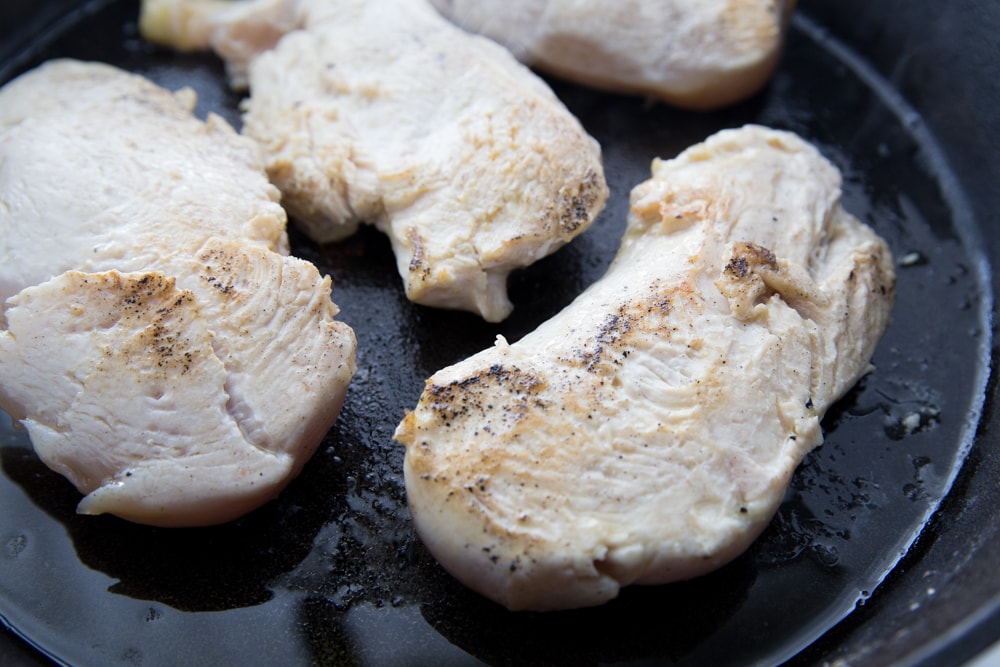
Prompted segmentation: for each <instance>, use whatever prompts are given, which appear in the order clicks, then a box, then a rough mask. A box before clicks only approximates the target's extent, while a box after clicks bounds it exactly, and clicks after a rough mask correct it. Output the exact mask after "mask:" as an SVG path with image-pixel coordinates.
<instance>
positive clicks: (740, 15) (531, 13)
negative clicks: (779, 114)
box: [431, 0, 795, 110]
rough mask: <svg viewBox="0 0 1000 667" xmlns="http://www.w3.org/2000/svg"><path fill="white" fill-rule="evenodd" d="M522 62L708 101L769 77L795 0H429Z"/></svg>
mask: <svg viewBox="0 0 1000 667" xmlns="http://www.w3.org/2000/svg"><path fill="white" fill-rule="evenodd" d="M431 2H432V3H433V4H434V5H435V6H436V7H437V8H438V9H439V10H440V11H441V13H442V14H444V15H445V16H447V17H449V18H450V19H452V20H453V21H455V22H456V23H457V24H458V25H461V26H462V27H464V28H466V29H468V30H472V31H473V32H478V33H481V34H483V35H486V36H487V37H490V38H492V39H495V40H496V41H498V42H500V43H501V44H504V45H505V46H507V47H508V48H509V49H510V50H511V51H512V52H513V53H514V55H516V56H517V57H518V58H519V59H520V60H521V61H522V62H524V63H526V64H528V65H531V66H533V67H537V68H539V69H541V70H544V71H547V72H549V73H552V74H555V75H557V76H561V77H564V78H566V79H569V80H572V81H576V82H579V83H582V84H585V85H590V86H594V87H597V88H603V89H607V90H613V91H621V92H627V93H640V94H645V95H649V96H651V97H653V98H656V99H660V100H662V101H664V102H667V103H669V104H672V105H675V106H679V107H684V108H688V109H701V110H707V109H715V108H718V107H722V106H725V105H728V104H733V103H735V102H739V101H740V100H742V99H744V98H747V97H749V96H750V95H752V94H753V93H755V92H757V91H758V90H760V89H761V88H762V87H763V86H764V84H765V83H766V82H767V81H768V79H769V78H770V77H771V74H772V73H773V72H774V68H775V67H776V65H777V63H778V59H779V57H780V54H781V51H782V45H783V43H784V33H785V28H786V25H787V21H788V17H789V15H790V14H791V12H792V9H793V8H794V6H795V0H626V1H624V2H602V0H549V1H546V2H541V1H540V0H503V1H502V2H501V1H499V0H431Z"/></svg>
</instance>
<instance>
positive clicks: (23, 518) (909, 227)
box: [0, 2, 990, 665]
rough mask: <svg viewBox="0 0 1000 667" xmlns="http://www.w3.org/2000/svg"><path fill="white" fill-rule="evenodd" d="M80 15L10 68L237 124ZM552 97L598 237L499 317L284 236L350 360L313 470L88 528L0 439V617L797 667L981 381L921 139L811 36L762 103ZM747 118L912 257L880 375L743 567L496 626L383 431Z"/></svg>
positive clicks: (107, 9)
mask: <svg viewBox="0 0 1000 667" xmlns="http://www.w3.org/2000/svg"><path fill="white" fill-rule="evenodd" d="M92 8H93V11H92V12H85V13H82V14H79V15H78V16H77V17H76V18H75V19H74V22H72V23H71V24H68V25H65V26H63V29H62V30H61V31H58V32H52V33H47V34H46V35H45V36H44V37H43V38H41V39H40V40H39V42H37V46H36V48H35V50H33V52H32V54H31V55H30V56H22V57H21V58H20V59H16V60H12V61H9V62H7V63H0V67H3V68H4V69H3V70H2V71H3V72H5V73H6V76H8V77H9V76H10V75H12V74H13V73H15V72H16V71H19V70H22V69H24V68H25V67H27V66H30V65H33V64H36V63H37V62H39V61H40V60H42V59H45V58H49V57H56V56H73V57H78V58H84V59H97V60H104V61H107V62H111V63H113V64H117V65H120V66H123V67H125V68H127V69H131V70H133V71H137V72H140V73H142V74H145V75H147V76H149V77H151V78H152V79H154V80H155V81H157V82H159V83H161V84H164V85H167V86H168V87H177V86H179V85H191V86H193V87H195V88H196V89H197V90H198V91H199V93H200V95H201V104H200V107H199V111H200V112H201V113H204V112H205V111H207V110H209V109H212V110H215V111H217V112H219V113H221V114H222V115H223V116H225V117H227V118H228V119H230V120H231V121H232V122H234V123H235V122H238V114H237V111H236V105H237V103H238V97H237V96H235V95H233V94H232V93H231V92H230V91H229V90H228V89H227V88H226V87H225V81H224V78H223V75H222V67H221V65H220V64H219V62H218V61H217V60H216V59H215V58H213V57H211V56H179V55H176V54H173V53H171V52H167V51H162V50H156V49H153V48H151V47H149V46H148V45H145V44H144V43H142V41H141V40H139V39H138V38H137V37H136V35H135V17H134V11H135V9H134V4H133V3H128V2H101V3H97V4H94V5H92ZM95 35H100V36H101V37H100V38H99V39H95V38H94V36H95ZM553 85H554V88H555V90H556V92H557V93H558V94H559V95H560V96H561V97H562V98H563V100H564V101H565V102H566V103H567V105H568V106H569V107H570V108H571V110H573V111H574V112H575V113H576V114H577V115H578V116H579V117H580V118H581V120H582V121H583V123H584V124H585V126H586V127H587V129H588V130H589V131H590V132H591V133H592V134H594V135H595V136H596V137H597V138H598V139H599V140H600V141H601V144H602V146H603V149H604V154H605V161H606V170H607V174H608V180H609V185H610V187H611V190H612V198H611V200H610V201H609V204H608V207H607V209H606V211H605V212H604V213H603V214H602V215H601V217H600V218H599V219H598V220H597V222H596V223H595V225H594V226H593V227H592V228H591V229H590V230H589V231H588V232H587V233H585V234H584V235H583V236H581V237H580V238H578V239H577V240H576V241H574V242H573V243H572V244H571V245H570V246H568V247H566V248H564V249H563V250H561V251H559V252H558V253H556V254H555V255H553V256H552V257H550V258H547V259H545V260H543V261H542V262H540V263H538V264H537V265H535V266H533V267H531V268H529V269H527V270H524V271H522V272H520V273H518V274H515V275H514V276H513V277H512V280H511V296H512V299H513V301H514V303H515V306H516V310H515V312H514V315H513V316H512V317H511V318H510V319H509V320H508V321H507V322H504V323H503V324H501V325H488V324H485V323H483V322H482V321H480V320H478V319H476V318H475V317H473V316H471V315H466V314H461V313H449V312H439V311H433V310H430V309H426V308H422V307H418V306H413V305H412V304H409V303H408V302H407V301H406V299H405V298H404V296H403V294H402V290H401V286H400V281H399V279H398V277H397V275H396V271H395V265H394V261H393V258H392V255H391V251H390V249H389V244H388V242H387V241H386V240H385V239H384V238H383V237H382V236H381V235H379V234H378V233H376V232H374V231H373V230H371V229H366V230H363V231H362V232H361V233H359V234H358V235H357V236H356V237H354V238H352V239H349V240H347V241H345V242H343V243H340V244H335V245H329V246H324V247H320V246H316V245H313V244H310V243H308V242H307V241H305V240H304V239H303V238H301V237H300V236H298V235H296V234H295V233H294V232H293V234H292V237H293V246H294V252H296V253H297V254H299V255H300V256H302V257H305V258H306V259H309V260H311V261H313V262H315V263H316V264H317V265H318V266H319V268H320V270H321V271H323V272H327V273H329V274H330V275H331V276H332V277H333V280H334V300H335V301H336V302H337V303H338V304H339V305H340V306H341V309H342V313H341V319H343V320H344V321H346V322H347V323H349V324H350V325H351V326H353V327H354V328H355V330H356V332H357V335H358V340H359V372H358V375H357V377H356V378H355V380H354V382H353V384H352V387H351V390H350V392H349V394H348V399H347V403H346V405H345V408H344V412H343V414H342V416H341V418H340V420H339V421H338V423H337V425H336V426H335V428H334V429H333V431H332V432H331V433H330V435H329V437H328V439H327V441H326V442H325V444H324V446H323V447H321V449H320V451H319V452H318V453H317V455H316V457H315V458H314V459H313V460H312V461H311V462H310V463H309V465H307V466H306V469H305V470H304V472H303V474H302V476H301V477H300V478H299V479H298V480H296V481H295V482H294V483H293V484H292V485H291V486H290V487H289V488H288V489H287V491H286V492H285V493H284V494H283V495H282V496H281V497H280V498H279V499H278V500H277V501H276V502H274V503H271V504H270V505H268V506H266V507H264V508H262V509H261V510H259V511H257V512H255V513H253V514H252V515H250V516H248V517H245V518H244V519H241V520H239V521H236V522H234V523H232V524H229V525H226V526H221V527H217V528H210V529H197V530H163V529H153V528H147V527H142V526H134V525H130V524H127V523H124V522H122V521H119V520H117V519H114V518H110V517H96V518H95V517H79V516H76V515H75V513H74V508H75V505H76V502H77V500H78V495H77V494H76V492H75V491H74V490H73V489H72V487H71V486H70V485H69V484H68V483H67V482H65V481H64V480H63V479H62V478H61V477H59V476H58V475H56V474H55V473H53V472H50V471H48V470H47V469H46V468H45V467H44V466H42V465H41V464H40V463H39V462H38V460H37V458H35V456H34V455H33V454H32V453H31V451H30V445H29V444H28V441H27V438H26V437H25V436H24V435H23V434H20V433H16V432H14V431H13V430H12V429H10V427H9V426H8V425H7V423H6V420H4V423H3V425H2V427H0V428H2V430H0V466H2V476H0V507H2V508H3V509H2V513H0V545H2V547H3V548H2V549H0V561H2V565H0V615H2V617H3V618H4V619H6V620H7V622H9V623H10V624H11V625H13V626H14V627H15V628H16V629H17V631H18V632H19V633H21V634H23V635H24V636H26V637H28V638H29V640H30V641H31V642H32V643H34V644H35V645H36V646H38V647H39V648H40V649H41V650H43V651H44V652H46V653H48V654H50V655H52V656H54V657H56V658H58V659H60V660H64V661H67V662H70V663H74V664H139V663H141V664H143V665H154V664H168V663H169V664H221V663H223V662H224V663H228V664H286V665H288V664H309V663H318V664H399V663H400V662H410V663H412V664H428V663H435V664H466V663H475V662H477V661H479V662H483V663H488V664H553V665H555V664H587V663H597V662H615V663H629V662H644V661H658V662H663V661H666V662H673V663H678V664H690V665H695V664H698V665H725V664H739V665H747V664H752V663H755V662H758V663H761V664H769V663H778V662H781V661H784V660H787V659H788V658H790V657H791V656H793V655H794V654H795V653H796V652H798V651H799V650H801V648H803V647H804V646H806V645H807V644H809V643H810V642H811V641H813V640H814V639H815V638H817V637H818V636H819V635H820V634H822V633H823V632H825V631H826V630H828V629H829V628H830V627H832V626H833V625H834V624H835V623H836V622H837V621H838V620H840V619H841V618H843V617H844V615H846V614H847V613H849V612H850V610H851V609H852V608H854V606H855V605H856V604H859V603H863V602H864V599H865V598H866V597H867V596H868V595H870V594H871V592H872V591H873V590H874V587H875V586H876V585H877V584H878V583H879V582H880V581H881V580H882V579H883V578H884V576H885V575H886V574H887V573H888V572H889V571H890V570H891V569H892V567H893V566H894V564H895V563H896V562H897V560H898V559H899V558H900V556H901V555H902V554H903V553H904V552H905V551H906V549H907V548H908V546H909V545H910V544H911V542H912V540H913V539H914V538H915V536H916V535H917V533H918V532H919V530H920V529H921V527H922V525H923V523H924V521H925V520H926V519H927V517H928V515H929V513H930V512H931V511H933V509H934V508H935V507H936V505H937V503H938V502H939V500H940V498H941V497H942V495H943V494H944V493H945V492H946V491H947V489H948V487H949V485H950V483H951V480H952V478H953V475H954V472H955V470H956V468H957V466H958V465H959V464H960V462H961V460H962V458H963V456H964V452H965V448H966V447H967V445H968V438H969V437H970V434H971V427H972V425H973V424H972V420H974V418H975V416H976V414H977V413H978V407H979V402H980V400H981V392H982V385H983V383H984V381H985V375H984V372H985V363H986V362H985V356H984V353H983V352H982V351H983V350H985V349H987V347H988V341H987V340H986V338H987V336H988V335H989V332H988V330H987V329H986V328H985V327H984V325H983V317H984V315H983V313H984V312H987V310H988V308H987V306H988V302H989V298H990V296H989V293H988V288H987V287H986V282H985V279H984V276H983V275H982V273H983V267H982V265H981V263H980V259H979V258H978V256H977V255H976V254H975V251H974V250H972V248H974V247H975V246H974V244H973V243H972V242H971V241H970V237H969V235H970V234H972V233H973V230H971V229H968V228H967V225H968V224H969V221H968V220H967V219H965V218H964V215H965V214H964V212H963V210H962V209H961V206H960V202H958V201H957V198H958V194H957V193H956V192H954V191H951V190H943V189H942V187H941V184H942V183H947V182H948V180H949V178H950V176H949V175H948V174H947V173H945V172H942V171H941V166H940V164H939V163H937V162H936V161H935V160H934V156H935V155H936V153H935V152H934V150H933V146H932V145H930V143H929V139H928V137H927V136H926V135H924V134H922V132H921V128H920V125H919V119H918V118H916V117H915V116H912V115H911V114H909V113H908V112H907V111H906V109H904V108H902V106H901V105H900V104H899V103H898V102H897V101H895V98H894V97H893V96H892V91H891V90H889V89H888V88H885V87H880V86H884V84H882V83H880V82H878V81H875V80H873V79H872V77H871V76H870V75H869V73H867V72H866V71H865V70H864V69H863V67H862V68H861V69H859V66H858V64H857V63H855V62H854V61H853V60H852V57H851V56H850V54H847V53H844V52H842V51H841V50H839V48H838V47H837V46H836V45H835V44H830V43H828V42H826V41H825V40H824V39H823V38H822V35H821V34H820V33H819V32H818V31H817V30H816V29H815V27H814V26H813V25H812V24H811V23H809V22H808V21H807V20H804V19H803V18H801V17H800V18H799V19H798V20H797V21H796V23H795V26H794V28H793V30H792V32H791V35H790V39H789V45H788V50H787V53H786V57H785V59H784V61H783V64H782V66H781V68H780V69H779V71H778V73H777V75H776V76H775V79H774V81H773V82H772V84H771V85H770V86H769V88H768V89H767V90H766V91H765V92H764V93H763V94H761V95H760V96H758V97H757V98H755V99H754V100H752V101H750V102H748V103H746V104H743V105H740V106H739V107H736V108H733V109H729V110H726V111H723V112H719V113H713V114H705V115H699V114H689V113H682V112H678V111H673V110H670V109H667V108H664V107H662V106H659V105H649V104H646V103H644V102H643V101H642V100H638V99H633V98H626V97H618V96H609V95H603V94H600V93H596V92H593V91H589V90H585V89H581V88H577V87H573V86H569V85H564V84H559V83H554V84H553ZM746 122H756V123H762V124H766V125H772V126H775V127H780V128H785V129H790V130H793V131H796V132H798V133H800V134H801V135H803V136H804V137H805V138H807V139H809V140H811V141H813V142H814V143H816V144H817V145H818V146H819V148H820V149H821V150H822V151H823V152H824V153H825V154H826V155H827V156H828V157H829V158H831V159H832V160H833V161H834V163H836V164H837V166H838V167H840V168H841V169H842V170H843V172H844V177H845V204H846V206H847V208H848V209H849V210H851V211H852V212H853V213H855V214H856V215H858V216H859V217H861V218H862V219H864V220H865V221H866V222H868V223H869V224H871V225H873V226H874V227H875V228H876V229H877V230H878V231H879V232H880V233H881V234H883V235H884V236H885V237H886V238H887V239H888V241H889V242H890V244H891V246H892V249H893V251H894V253H895V254H896V256H897V258H898V259H899V260H901V265H900V266H899V267H898V272H899V281H898V293H899V296H898V302H897V305H896V310H895V313H894V322H893V325H892V326H891V328H890V330H889V332H888V333H887V334H886V337H885V338H884V340H883V341H882V343H881V345H880V346H879V348H878V351H877V352H876V355H875V359H874V361H875V364H876V366H877V367H878V370H877V372H876V373H875V374H873V375H871V376H869V377H867V378H865V379H864V380H863V381H862V382H861V383H860V384H859V385H858V387H856V388H855V389H854V390H853V391H852V392H851V393H850V394H849V395H848V396H847V397H845V399H844V400H842V401H841V402H840V403H838V404H837V405H836V406H835V407H834V408H833V409H832V410H831V412H830V414H829V415H828V417H827V419H826V420H825V422H824V427H825V431H826V434H827V438H826V443H825V444H824V445H823V446H822V447H821V448H819V449H818V450H816V451H815V452H813V453H812V454H811V455H810V456H809V457H808V458H807V459H806V461H805V462H804V464H803V465H802V467H801V468H800V469H799V470H798V471H797V473H796V475H795V477H794V479H793V483H792V487H791V489H790V490H789V492H788V494H787V497H786V499H785V502H784V503H783V504H782V506H781V508H780V510H779V512H778V515H777V516H776V518H775V520H774V522H773V523H772V525H771V526H770V527H769V528H768V530H767V531H766V532H765V534H764V535H763V536H762V537H761V539H760V540H758V541H757V543H755V544H754V546H753V547H752V548H751V549H750V550H749V551H748V552H747V553H746V554H745V555H744V556H742V557H740V558H739V559H737V560H736V561H735V562H734V563H732V564H730V565H729V566H727V567H725V568H723V569H722V570H720V571H718V572H716V573H714V574H711V575H709V576H706V577H703V578H701V579H698V580H695V581H690V582H685V583H680V584H674V585H669V586H661V587H655V588H633V589H628V590H625V591H624V592H623V593H622V595H621V597H620V598H619V599H617V600H615V601H613V602H611V603H609V604H607V605H605V606H604V607H601V608H597V609H589V610H580V611H573V612H565V613H558V614H526V613H522V614H510V613H507V612H505V611H504V610H502V609H500V608H498V607H496V606H495V605H493V604H492V603H489V602H487V601H485V600H483V599H481V598H479V597H478V596H476V595H475V594H473V593H471V592H469V591H467V590H465V589H464V588H463V587H462V586H460V585H459V584H457V583H456V582H454V581H453V580H452V579H451V578H450V577H449V576H448V575H446V574H445V573H443V571H442V570H441V569H440V568H439V567H438V566H437V565H436V564H435V563H434V561H433V560H432V559H431V558H430V557H429V556H428V555H427V553H426V552H425V551H424V549H423V547H422V546H421V545H420V543H419V541H418V540H417V539H416V537H415V536H414V534H413V531H412V529H411V526H410V522H409V516H408V513H407V510H406V506H405V496H404V490H403V484H402V472H401V471H402V454H403V452H402V448H401V447H400V446H398V445H396V444H394V443H393V442H392V441H391V434H392V431H393V429H394V427H395V425H396V423H397V422H398V421H399V419H400V418H401V417H402V415H403V413H404V411H405V410H406V409H407V408H409V407H412V406H413V405H414V404H415V402H416V400H417V397H418V395H419V392H420V390H421V387H422V383H423V380H424V378H425V377H427V376H428V375H430V374H431V373H432V372H434V371H435V370H437V369H438V368H440V367H441V366H443V365H446V364H449V363H452V362H454V361H457V360H459V359H461V358H463V357H465V356H467V355H468V354H471V353H473V352H475V351H477V350H479V349H480V348H482V347H485V346H487V345H490V344H491V343H492V341H493V339H494V337H495V336H496V334H498V333H501V334H503V335H505V336H506V337H507V338H508V339H509V340H515V339H517V338H519V337H520V336H522V335H523V334H524V333H526V332H527V331H530V330H531V329H533V328H534V327H535V326H536V325H537V324H538V323H539V322H541V321H543V320H544V319H546V318H547V317H549V316H551V315H553V314H555V313H556V312H557V311H558V310H559V309H560V308H561V307H562V306H563V305H565V304H566V303H568V302H569V301H570V300H571V299H572V298H573V297H574V296H575V295H576V294H577V293H579V292H580V291H581V290H582V289H583V287H585V286H586V285H588V284H589V283H591V282H593V281H594V280H596V279H597V278H599V277H600V276H601V275H602V274H603V272H604V270H605V268H606V266H607V264H608V262H609V261H610V259H611V257H612V256H613V255H614V253H615V250H616V249H617V246H618V239H619V236H620V234H621V232H622V230H623V229H624V217H625V212H626V208H627V197H628V192H629V190H630V188H631V187H632V186H633V185H635V184H636V183H638V182H640V181H641V180H644V179H645V178H646V177H647V176H648V171H649V162H650V160H651V159H652V158H653V157H657V156H658V157H670V156H673V155H674V154H676V153H677V152H679V151H680V150H682V149H683V148H685V147H686V146H688V145H690V144H691V143H694V142H697V141H700V140H702V139H704V138H705V137H706V136H708V135H709V134H711V133H712V132H714V131H716V130H718V129H721V128H723V127H732V126H737V125H741V124H743V123H746Z"/></svg>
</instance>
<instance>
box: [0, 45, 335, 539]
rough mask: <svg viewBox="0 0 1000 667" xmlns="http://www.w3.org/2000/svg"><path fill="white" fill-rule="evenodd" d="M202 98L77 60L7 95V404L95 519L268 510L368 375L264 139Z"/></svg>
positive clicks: (3, 396) (0, 224) (173, 520)
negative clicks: (273, 171) (206, 106)
mask: <svg viewBox="0 0 1000 667" xmlns="http://www.w3.org/2000/svg"><path fill="white" fill-rule="evenodd" d="M193 103H194V98H193V96H192V94H190V93H189V92H181V93H178V94H173V93H170V92H169V91H166V90H163V89H161V88H159V87H157V86H155V85H153V84H152V83H150V82H149V81H147V80H145V79H143V78H141V77H139V76H135V75H131V74H127V73H125V72H122V71H120V70H117V69H115V68H112V67H110V66H107V65H100V64H95V63H80V62H75V61H55V62H52V63H50V64H47V65H44V66H42V67H41V68H39V69H37V70H34V71H32V72H29V73H27V74H25V75H23V76H22V77H21V78H19V79H16V80H15V81H13V82H11V83H10V84H8V85H7V86H6V87H5V88H4V89H2V90H0V204H2V205H0V249H2V253H3V263H2V265H0V293H2V296H3V297H4V298H5V303H4V305H3V310H2V315H3V317H2V319H0V324H2V326H0V407H2V408H3V409H4V410H5V411H6V412H7V413H8V414H10V415H11V416H12V417H13V418H14V419H15V420H17V421H18V422H19V423H20V424H22V425H23V426H24V427H25V428H26V429H27V431H28V434H29V436H30V437H31V441H32V444H33V446H34V448H35V451H36V452H37V453H38V455H39V458H41V460H42V461H44V462H45V463H46V464H47V465H48V466H50V467H51V468H53V469H54V470H56V471H58V472H60V473H61V474H63V475H65V476H66V477H67V478H68V479H70V481H72V482H73V483H74V484H75V485H76V486H77V488H78V489H79V490H80V491H81V492H82V493H84V494H86V496H85V498H84V499H83V500H82V502H81V503H80V506H79V511H80V512H83V513H87V514H100V513H105V512H107V513H111V514H115V515H117V516H120V517H123V518H125V519H129V520H132V521H137V522H140V523H147V524H153V525H161V526H194V525H207V524H215V523H221V522H224V521H227V520H230V519H233V518H235V517H237V516H240V515H242V514H244V513H246V512H248V511H250V510H252V509H254V508H256V507H258V506H259V505H261V504H262V503H264V502H266V501H267V500H269V499H271V498H273V497H274V496H275V495H277V494H278V493H279V492H280V490H281V489H282V488H284V487H285V485H287V483H288V482H289V481H290V480H291V479H292V478H294V477H295V475H296V474H298V472H299V470H300V469H301V467H302V465H303V464H304V463H305V461H306V460H308V458H309V457H310V456H311V455H312V453H313V452H314V451H315V449H316V447H317V446H318V445H319V443H320V442H321V440H322V438H323V437H324V436H325V434H326V433H327V431H328V430H329V428H330V426H331V425H332V424H333V422H334V420H335V419H336V417H337V415H338V413H339V411H340V408H341V406H342V404H343V401H344V396H345V394H346V390H347V385H348V383H349V381H350V379H351V376H352V375H353V373H354V370H355V339H354V334H353V332H352V330H351V329H350V327H348V326H347V325H345V324H343V323H341V322H338V321H336V320H335V319H334V316H335V315H336V314H337V307H336V305H335V304H334V303H333V302H332V301H331V300H330V279H329V278H328V277H327V278H324V277H322V276H320V275H319V272H318V271H317V270H316V268H315V267H314V266H313V265H312V264H310V263H308V262H305V261H302V260H299V259H296V258H292V257H287V256H285V254H284V253H286V252H287V240H286V237H285V229H284V222H285V216H284V211H283V210H282V209H281V207H280V206H279V205H278V203H277V200H278V193H277V190H276V189H275V188H274V186H272V185H271V184H270V183H269V182H268V181H267V178H266V176H265V174H264V171H263V167H262V165H261V162H260V157H259V152H258V148H257V146H256V145H255V144H254V143H253V142H251V141H250V140H248V139H246V138H244V137H241V136H240V135H238V134H237V133H236V132H235V131H234V130H233V129H232V128H230V127H229V126H228V125H227V124H226V123H225V121H223V120H222V119H220V118H217V117H210V118H209V119H208V121H207V122H205V123H203V122H201V121H199V120H198V119H197V118H195V117H194V116H193V115H192V114H191V108H192V106H193ZM8 297H9V298H8Z"/></svg>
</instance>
